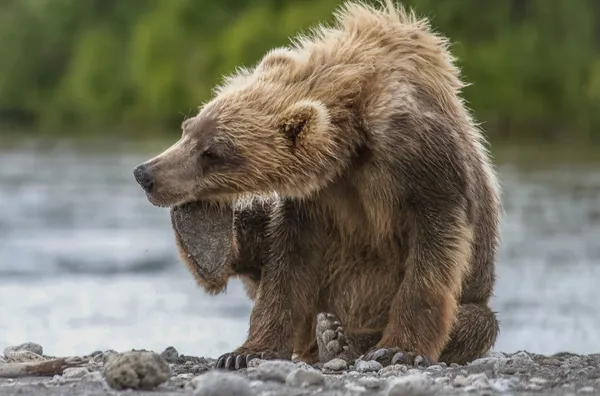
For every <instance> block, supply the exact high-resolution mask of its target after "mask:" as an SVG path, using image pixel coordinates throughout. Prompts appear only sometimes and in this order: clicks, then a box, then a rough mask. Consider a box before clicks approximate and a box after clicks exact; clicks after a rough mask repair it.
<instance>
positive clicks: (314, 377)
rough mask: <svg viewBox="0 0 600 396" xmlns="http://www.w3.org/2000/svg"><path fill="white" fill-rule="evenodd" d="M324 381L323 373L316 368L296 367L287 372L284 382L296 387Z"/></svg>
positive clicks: (319, 383)
mask: <svg viewBox="0 0 600 396" xmlns="http://www.w3.org/2000/svg"><path fill="white" fill-rule="evenodd" d="M324 381H325V377H324V376H323V373H322V372H320V371H317V370H305V369H297V370H294V371H292V372H291V373H289V374H288V376H287V377H286V379H285V382H286V384H288V385H289V386H293V387H296V388H305V387H307V386H315V385H322V384H323V382H324Z"/></svg>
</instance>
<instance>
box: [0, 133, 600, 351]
mask: <svg viewBox="0 0 600 396" xmlns="http://www.w3.org/2000/svg"><path fill="white" fill-rule="evenodd" d="M155 151H156V150H146V152H140V150H137V151H134V150H132V149H131V147H130V146H127V145H125V144H123V145H119V147H117V148H115V147H112V146H111V147H109V148H108V149H105V148H103V147H100V146H97V147H93V148H91V149H90V148H89V147H87V148H85V149H81V148H74V147H70V146H68V145H55V146H52V147H50V148H47V147H46V148H44V149H39V148H36V147H35V146H32V147H22V148H19V149H11V150H7V151H3V152H0V318H1V319H2V320H0V341H1V342H2V344H4V345H8V344H15V343H20V342H23V341H35V342H38V343H40V344H42V345H43V346H44V347H45V352H46V353H48V354H55V355H68V354H82V353H89V352H92V351H93V350H97V349H109V348H113V349H116V350H127V349H131V348H146V349H154V350H162V349H164V348H165V347H167V346H169V345H173V346H175V347H176V348H177V349H178V350H179V351H180V352H182V353H185V354H194V355H203V356H213V357H216V356H217V355H219V354H221V353H224V352H227V351H228V350H230V349H232V348H235V347H236V346H238V345H239V344H240V343H241V342H243V340H244V338H245V336H246V332H247V326H248V318H249V313H250V303H249V301H248V300H247V298H246V297H245V295H244V293H243V289H242V287H241V285H240V284H239V283H238V282H237V281H234V282H233V283H232V284H230V286H229V288H228V291H227V293H226V294H222V295H219V296H208V295H205V294H204V293H203V292H202V291H201V290H200V289H198V288H197V287H196V286H195V284H194V282H193V279H192V278H191V276H189V275H188V273H187V271H186V269H185V267H184V265H183V264H182V263H181V262H179V261H178V258H177V254H176V250H175V246H174V240H173V235H172V234H171V229H170V222H169V217H168V211H167V210H166V209H159V208H156V207H153V206H152V205H151V204H150V203H149V202H147V201H146V199H145V197H144V194H143V193H142V191H141V190H140V188H139V187H138V186H137V185H136V184H135V182H134V180H133V176H132V173H131V170H132V169H133V167H134V166H135V165H136V164H137V163H139V162H141V161H143V160H145V159H146V158H148V157H149V156H151V155H152V154H153V153H154V152H155ZM497 168H498V172H499V176H500V178H501V183H502V188H503V201H504V207H505V215H504V218H503V223H502V246H501V253H500V257H499V261H498V283H497V288H496V292H495V298H494V300H493V302H492V304H493V308H494V309H495V310H497V311H498V312H499V316H500V320H501V335H500V339H499V340H498V343H497V346H496V349H498V350H502V351H509V352H511V351H514V350H517V349H526V350H528V351H532V352H538V353H554V352H558V351H564V350H568V351H571V352H576V353H592V352H599V351H600V332H599V331H598V329H600V298H598V290H599V289H600V166H599V165H598V164H596V165H591V166H590V165H585V163H583V164H578V165H575V164H571V165H565V164H562V165H561V164H554V166H548V165H547V164H544V165H541V166H532V165H531V164H530V163H528V164H527V166H524V167H521V166H516V165H509V164H504V163H497ZM0 346H1V345H0Z"/></svg>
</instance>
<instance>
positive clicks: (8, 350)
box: [4, 342, 44, 358]
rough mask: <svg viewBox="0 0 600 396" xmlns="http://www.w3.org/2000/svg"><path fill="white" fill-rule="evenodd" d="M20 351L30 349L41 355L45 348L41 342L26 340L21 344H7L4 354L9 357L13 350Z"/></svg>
mask: <svg viewBox="0 0 600 396" xmlns="http://www.w3.org/2000/svg"><path fill="white" fill-rule="evenodd" d="M18 351H29V352H32V353H35V354H36V355H40V356H41V355H43V354H44V348H42V346H41V345H40V344H36V343H35V342H24V343H22V344H20V345H14V346H7V347H6V348H4V356H5V357H7V358H8V355H9V354H10V353H11V352H18Z"/></svg>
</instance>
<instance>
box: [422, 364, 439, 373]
mask: <svg viewBox="0 0 600 396" xmlns="http://www.w3.org/2000/svg"><path fill="white" fill-rule="evenodd" d="M440 370H442V366H440V365H439V364H434V365H432V366H429V367H427V368H426V369H425V371H430V372H433V371H435V372H437V371H440Z"/></svg>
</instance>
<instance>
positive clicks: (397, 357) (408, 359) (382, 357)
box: [359, 347, 435, 367]
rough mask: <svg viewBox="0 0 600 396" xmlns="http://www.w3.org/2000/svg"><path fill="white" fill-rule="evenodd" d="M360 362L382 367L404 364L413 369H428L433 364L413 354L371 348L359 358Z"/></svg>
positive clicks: (431, 361) (425, 357)
mask: <svg viewBox="0 0 600 396" xmlns="http://www.w3.org/2000/svg"><path fill="white" fill-rule="evenodd" d="M359 359H360V360H364V361H369V360H375V361H377V362H379V363H381V364H382V365H383V366H389V365H394V364H405V365H407V366H414V367H428V366H431V365H432V364H435V362H434V361H433V359H430V358H429V357H427V356H423V355H419V354H416V353H414V352H405V351H402V350H401V349H399V348H378V347H375V348H372V349H370V350H369V351H368V352H367V353H365V354H364V355H363V356H361V357H360V358H359Z"/></svg>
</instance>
